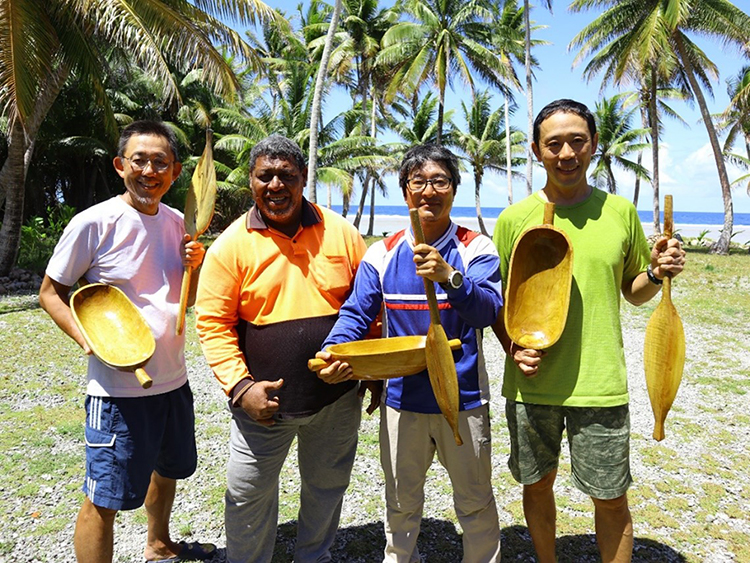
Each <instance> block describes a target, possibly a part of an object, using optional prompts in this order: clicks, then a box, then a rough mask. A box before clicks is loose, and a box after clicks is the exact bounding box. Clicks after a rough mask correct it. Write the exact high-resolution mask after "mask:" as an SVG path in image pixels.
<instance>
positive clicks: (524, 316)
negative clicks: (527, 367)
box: [503, 203, 573, 350]
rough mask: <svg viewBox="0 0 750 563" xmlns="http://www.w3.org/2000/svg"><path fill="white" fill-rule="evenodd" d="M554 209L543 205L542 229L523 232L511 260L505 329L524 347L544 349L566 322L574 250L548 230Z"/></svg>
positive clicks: (563, 237)
mask: <svg viewBox="0 0 750 563" xmlns="http://www.w3.org/2000/svg"><path fill="white" fill-rule="evenodd" d="M554 210H555V205H554V203H546V204H545V209H544V224H543V225H538V226H536V227H531V228H530V229H527V230H526V231H525V232H524V233H523V234H522V235H521V236H520V237H519V239H518V240H517V241H516V244H515V246H514V247H513V253H512V254H511V258H510V266H509V270H508V288H507V291H506V300H505V306H504V307H503V309H504V315H505V317H504V321H505V329H506V331H507V333H508V336H509V337H510V338H511V340H513V342H515V343H516V344H518V345H519V346H521V347H523V348H533V349H535V350H542V349H544V348H549V347H550V346H552V345H553V344H554V343H555V342H557V341H558V340H559V338H560V336H561V335H562V332H563V330H564V329H565V322H566V320H567V318H568V307H569V306H570V290H571V287H572V284H573V247H572V246H571V244H570V239H568V236H567V235H566V234H565V233H564V232H563V231H561V230H560V229H557V228H555V227H554V226H553V225H552V223H553V221H554Z"/></svg>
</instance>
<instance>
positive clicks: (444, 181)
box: [406, 176, 453, 193]
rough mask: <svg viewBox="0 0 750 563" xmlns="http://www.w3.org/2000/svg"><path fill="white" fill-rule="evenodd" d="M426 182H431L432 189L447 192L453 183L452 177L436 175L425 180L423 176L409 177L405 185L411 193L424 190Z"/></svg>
mask: <svg viewBox="0 0 750 563" xmlns="http://www.w3.org/2000/svg"><path fill="white" fill-rule="evenodd" d="M427 184H431V185H432V189H433V190H435V191H436V192H447V191H448V190H449V189H450V187H451V185H452V184H453V179H452V178H448V177H447V176H436V177H435V178H430V179H429V180H425V179H424V178H410V179H408V180H407V181H406V187H407V188H408V189H409V191H410V192H412V193H418V192H421V191H424V189H425V188H426V187H427Z"/></svg>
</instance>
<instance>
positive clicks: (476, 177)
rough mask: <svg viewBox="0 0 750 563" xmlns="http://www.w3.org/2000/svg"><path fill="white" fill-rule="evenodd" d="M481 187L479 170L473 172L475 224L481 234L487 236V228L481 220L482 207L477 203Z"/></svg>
mask: <svg viewBox="0 0 750 563" xmlns="http://www.w3.org/2000/svg"><path fill="white" fill-rule="evenodd" d="M481 187H482V172H481V171H479V170H475V171H474V205H476V208H477V223H479V230H480V231H482V234H483V235H485V236H489V234H488V233H487V228H486V227H485V226H484V220H483V219H482V205H481V203H480V202H479V190H480V188H481Z"/></svg>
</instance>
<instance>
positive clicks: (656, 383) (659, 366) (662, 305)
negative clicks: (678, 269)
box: [643, 195, 685, 441]
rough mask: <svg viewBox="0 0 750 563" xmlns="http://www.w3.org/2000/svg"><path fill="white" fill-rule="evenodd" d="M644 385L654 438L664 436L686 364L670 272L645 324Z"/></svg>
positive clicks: (667, 212) (667, 228)
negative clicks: (665, 426)
mask: <svg viewBox="0 0 750 563" xmlns="http://www.w3.org/2000/svg"><path fill="white" fill-rule="evenodd" d="M664 236H665V237H667V238H668V239H669V238H672V196H671V195H667V196H664ZM643 363H644V368H645V372H646V386H647V387H648V396H649V399H651V408H652V410H653V411H654V439H655V440H657V441H661V440H663V439H664V421H665V420H666V418H667V413H669V409H670V408H672V403H673V402H674V398H675V396H676V395H677V389H678V388H679V386H680V380H681V379H682V369H683V367H684V365H685V332H684V330H683V328H682V321H681V320H680V315H678V314H677V309H675V307H674V305H673V304H672V276H671V275H670V274H667V275H666V276H665V277H664V287H663V288H662V291H661V301H660V302H659V304H658V305H657V306H656V309H655V310H654V312H653V313H652V315H651V319H649V321H648V325H647V326H646V340H645V343H644V347H643Z"/></svg>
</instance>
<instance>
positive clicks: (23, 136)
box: [0, 65, 70, 276]
mask: <svg viewBox="0 0 750 563" xmlns="http://www.w3.org/2000/svg"><path fill="white" fill-rule="evenodd" d="M69 74H70V67H69V66H67V65H61V66H60V67H58V68H57V69H56V70H55V71H54V72H52V74H50V75H49V77H48V79H47V81H46V84H45V85H44V86H43V87H42V88H41V89H40V94H39V95H38V96H37V99H36V104H35V105H34V110H33V112H32V114H31V115H30V116H29V118H28V119H27V120H26V123H25V128H24V125H23V124H22V123H21V120H20V119H19V118H16V119H14V120H13V122H12V125H11V127H10V130H9V131H8V156H7V158H6V160H5V163H4V164H3V167H2V169H0V193H2V194H4V195H5V215H4V217H3V225H2V228H1V229H0V276H7V275H8V274H9V273H10V271H11V269H13V266H14V265H15V263H16V257H17V256H18V250H19V248H20V241H21V227H22V226H23V209H24V199H25V196H26V173H27V171H28V169H29V164H30V163H31V157H32V156H33V155H34V144H35V142H36V136H37V133H38V132H39V128H40V127H41V125H42V122H43V121H44V118H45V117H47V113H49V110H50V109H51V108H52V104H53V103H54V102H55V99H56V98H57V96H58V95H59V94H60V91H61V90H62V87H63V85H64V84H65V81H66V80H67V79H68V76H69Z"/></svg>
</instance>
